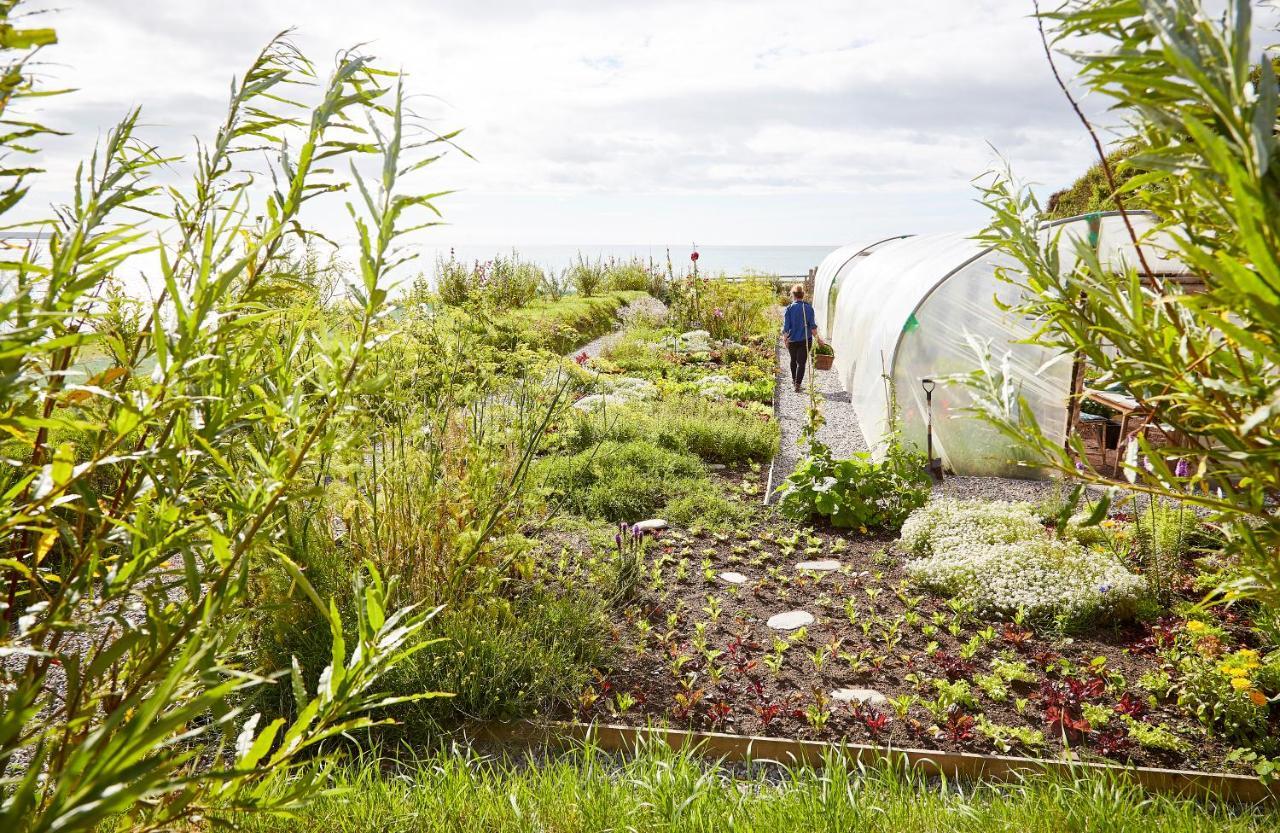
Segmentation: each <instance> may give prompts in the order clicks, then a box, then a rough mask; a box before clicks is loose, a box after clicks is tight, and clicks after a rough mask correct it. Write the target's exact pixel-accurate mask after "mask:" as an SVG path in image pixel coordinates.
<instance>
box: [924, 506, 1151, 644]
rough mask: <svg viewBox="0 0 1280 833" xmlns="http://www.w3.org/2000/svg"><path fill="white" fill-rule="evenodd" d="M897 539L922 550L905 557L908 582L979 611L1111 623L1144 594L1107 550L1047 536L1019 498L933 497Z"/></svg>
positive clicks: (1133, 609) (1067, 622)
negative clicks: (911, 557) (1008, 500)
mask: <svg viewBox="0 0 1280 833" xmlns="http://www.w3.org/2000/svg"><path fill="white" fill-rule="evenodd" d="M901 544H902V546H903V547H904V548H905V549H907V550H908V551H910V552H913V553H915V554H916V555H920V556H922V557H920V558H917V559H915V560H913V561H910V562H908V563H907V574H908V575H909V576H910V577H911V579H912V580H913V581H914V582H916V583H917V584H919V585H921V586H923V587H926V588H928V589H930V590H933V591H934V592H936V593H940V594H943V595H945V596H949V597H958V598H962V599H965V600H966V601H968V602H969V603H970V604H972V605H973V606H974V608H975V609H977V610H978V611H979V612H981V613H997V614H1004V615H1013V614H1015V613H1018V612H1021V614H1022V615H1024V616H1028V617H1031V618H1034V619H1039V620H1056V621H1058V622H1059V623H1060V624H1062V625H1082V624H1087V623H1090V622H1094V621H1116V620H1122V619H1127V618H1131V617H1132V616H1133V615H1134V613H1135V612H1136V610H1137V606H1138V602H1139V600H1140V599H1141V598H1142V597H1143V596H1144V595H1145V594H1146V593H1147V586H1146V583H1145V582H1144V581H1143V579H1142V578H1141V577H1139V576H1136V575H1134V574H1133V573H1131V572H1129V570H1127V569H1126V568H1125V566H1124V565H1123V564H1122V563H1121V562H1120V560H1119V559H1118V558H1117V557H1116V556H1115V554H1114V553H1111V552H1107V551H1105V550H1104V549H1103V548H1102V547H1100V546H1094V547H1086V546H1084V545H1082V544H1081V543H1080V542H1079V541H1077V540H1075V539H1074V538H1070V539H1059V538H1055V537H1053V536H1052V534H1051V533H1050V532H1049V531H1048V530H1046V529H1045V527H1044V526H1043V525H1042V524H1041V523H1040V521H1039V520H1038V519H1037V518H1036V516H1035V515H1034V514H1033V511H1032V507H1031V505H1030V504H1025V503H988V502H984V501H955V500H946V499H943V500H937V501H934V502H932V503H930V504H929V505H928V506H925V507H924V508H922V509H919V510H917V511H916V512H914V513H913V514H912V515H911V517H909V518H908V519H907V521H906V523H905V524H904V525H903V529H902V540H901Z"/></svg>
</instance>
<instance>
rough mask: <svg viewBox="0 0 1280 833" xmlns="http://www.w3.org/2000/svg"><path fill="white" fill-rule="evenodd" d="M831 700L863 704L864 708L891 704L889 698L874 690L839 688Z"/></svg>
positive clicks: (832, 694) (832, 693) (833, 693)
mask: <svg viewBox="0 0 1280 833" xmlns="http://www.w3.org/2000/svg"><path fill="white" fill-rule="evenodd" d="M831 699H832V700H839V701H840V702H841V703H861V704H862V705H864V706H883V705H884V704H886V703H888V702H889V698H888V697H885V696H884V695H883V694H881V693H880V692H878V691H876V690H875V689H874V688H837V689H836V690H835V691H833V692H831Z"/></svg>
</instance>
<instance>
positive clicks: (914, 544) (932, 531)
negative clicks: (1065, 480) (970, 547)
mask: <svg viewBox="0 0 1280 833" xmlns="http://www.w3.org/2000/svg"><path fill="white" fill-rule="evenodd" d="M1044 534H1045V530H1044V526H1043V525H1041V523H1040V521H1039V520H1038V519H1037V518H1036V516H1035V513H1034V512H1033V511H1032V508H1031V504H1029V503H1011V502H1009V501H985V500H953V499H950V498H943V499H941V500H934V501H930V502H929V503H928V504H927V505H926V506H924V507H922V508H920V509H917V510H916V511H914V512H912V513H911V516H910V517H909V518H907V520H906V522H905V523H904V524H903V525H902V538H901V540H900V541H899V543H900V544H901V545H902V547H903V548H904V549H906V550H907V551H909V552H911V553H912V554H913V555H931V554H933V553H937V552H942V551H945V550H948V549H950V548H951V547H953V546H955V545H958V544H966V543H967V544H975V545H991V544H1007V543H1012V542H1014V541H1026V540H1029V539H1031V538H1038V537H1041V536H1043V535H1044Z"/></svg>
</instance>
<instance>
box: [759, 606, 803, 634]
mask: <svg viewBox="0 0 1280 833" xmlns="http://www.w3.org/2000/svg"><path fill="white" fill-rule="evenodd" d="M767 624H768V625H769V627H771V628H773V629H774V630H775V631H793V630H795V629H796V628H803V627H804V626H805V625H812V624H813V614H812V613H809V612H807V611H804V610H788V611H787V612H786V613H777V614H775V615H773V616H770V617H769V621H768V623H767Z"/></svg>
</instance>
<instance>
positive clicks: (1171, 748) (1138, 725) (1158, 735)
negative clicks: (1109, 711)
mask: <svg viewBox="0 0 1280 833" xmlns="http://www.w3.org/2000/svg"><path fill="white" fill-rule="evenodd" d="M1120 718H1121V719H1122V720H1123V721H1124V724H1125V731H1126V733H1127V734H1128V735H1129V739H1130V740H1132V741H1133V742H1134V743H1136V744H1138V745H1139V746H1141V747H1142V748H1143V749H1158V750H1161V751H1164V752H1185V751H1186V750H1187V742H1186V741H1185V740H1183V739H1182V738H1180V737H1178V736H1177V735H1175V734H1174V733H1173V732H1170V731H1169V730H1168V729H1166V728H1164V727H1163V726H1161V725H1159V724H1158V723H1144V722H1142V721H1141V720H1135V719H1133V718H1132V717H1130V716H1129V715H1127V714H1124V715H1120Z"/></svg>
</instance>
